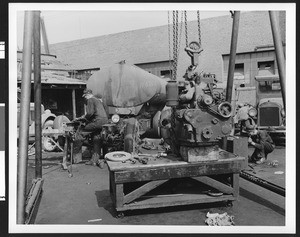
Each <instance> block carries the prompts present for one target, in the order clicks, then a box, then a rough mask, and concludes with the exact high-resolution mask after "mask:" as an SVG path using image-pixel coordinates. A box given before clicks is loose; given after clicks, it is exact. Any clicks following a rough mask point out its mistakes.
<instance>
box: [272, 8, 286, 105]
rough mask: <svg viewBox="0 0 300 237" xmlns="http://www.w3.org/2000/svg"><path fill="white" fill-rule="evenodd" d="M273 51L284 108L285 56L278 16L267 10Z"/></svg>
mask: <svg viewBox="0 0 300 237" xmlns="http://www.w3.org/2000/svg"><path fill="white" fill-rule="evenodd" d="M269 16H270V22H271V28H272V34H273V41H274V46H275V53H276V59H277V65H278V73H279V81H280V86H281V93H282V100H283V105H284V109H285V58H284V53H283V47H282V41H281V37H280V28H279V24H278V17H277V14H276V12H275V11H269Z"/></svg>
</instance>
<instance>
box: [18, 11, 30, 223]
mask: <svg viewBox="0 0 300 237" xmlns="http://www.w3.org/2000/svg"><path fill="white" fill-rule="evenodd" d="M32 31H33V12H32V11H26V12H25V19H24V36H23V42H24V43H23V57H22V64H23V66H22V87H21V105H20V114H21V116H20V130H19V131H20V132H19V133H20V134H19V155H18V177H17V190H18V192H17V223H18V224H24V222H25V196H26V181H27V159H28V137H29V126H28V125H29V109H30V90H31V70H32Z"/></svg>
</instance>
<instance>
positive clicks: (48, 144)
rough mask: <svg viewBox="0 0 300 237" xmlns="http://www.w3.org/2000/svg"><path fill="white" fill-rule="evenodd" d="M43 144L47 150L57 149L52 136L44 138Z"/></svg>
mask: <svg viewBox="0 0 300 237" xmlns="http://www.w3.org/2000/svg"><path fill="white" fill-rule="evenodd" d="M42 146H43V150H45V151H50V152H51V151H55V149H56V144H55V143H54V142H53V140H52V139H51V137H48V136H45V137H43V139H42Z"/></svg>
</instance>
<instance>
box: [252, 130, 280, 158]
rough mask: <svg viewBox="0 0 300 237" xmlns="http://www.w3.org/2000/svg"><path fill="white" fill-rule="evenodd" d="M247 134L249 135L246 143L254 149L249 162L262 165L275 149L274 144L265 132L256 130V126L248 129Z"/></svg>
mask: <svg viewBox="0 0 300 237" xmlns="http://www.w3.org/2000/svg"><path fill="white" fill-rule="evenodd" d="M248 132H249V135H250V137H249V139H248V142H249V144H251V145H252V146H254V147H255V150H254V152H253V154H252V155H251V156H250V157H249V162H253V163H256V164H262V163H264V162H265V161H266V159H267V156H268V154H270V153H271V152H272V151H273V150H274V149H275V145H274V142H273V140H272V138H271V137H270V135H269V134H268V133H267V131H264V130H258V129H257V127H256V126H254V127H253V128H252V127H251V128H248Z"/></svg>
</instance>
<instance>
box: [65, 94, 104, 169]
mask: <svg viewBox="0 0 300 237" xmlns="http://www.w3.org/2000/svg"><path fill="white" fill-rule="evenodd" d="M82 97H84V98H85V99H86V100H87V106H86V114H85V115H83V116H82V117H80V118H77V119H76V120H77V121H78V120H85V121H86V125H85V126H84V127H82V128H81V129H80V130H79V134H78V136H76V137H75V141H74V154H76V151H77V150H79V149H80V150H81V148H82V144H83V141H84V137H85V136H86V135H87V134H89V133H92V136H93V155H92V157H91V159H90V160H89V161H88V162H86V163H85V164H86V165H93V166H96V165H97V164H99V165H100V167H101V168H103V161H101V162H100V155H101V139H100V136H99V133H100V131H101V129H102V126H103V125H104V124H106V123H108V116H107V113H106V110H105V107H104V104H103V101H102V99H101V98H98V97H95V96H94V95H93V92H92V90H90V89H85V90H84V92H83V96H82ZM66 152H67V150H66V149H65V155H64V158H63V164H62V166H63V168H64V169H65V168H66V157H67V155H66V154H67V153H66ZM74 163H76V162H74ZM77 163H78V162H77Z"/></svg>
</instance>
